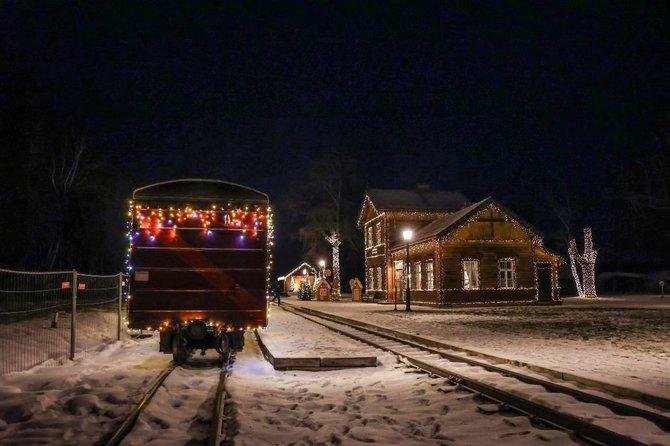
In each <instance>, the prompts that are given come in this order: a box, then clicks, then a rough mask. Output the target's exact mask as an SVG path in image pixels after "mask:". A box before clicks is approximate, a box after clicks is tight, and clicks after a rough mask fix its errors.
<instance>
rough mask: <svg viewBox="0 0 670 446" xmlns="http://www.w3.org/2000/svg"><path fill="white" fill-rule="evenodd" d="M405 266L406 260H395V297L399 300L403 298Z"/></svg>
mask: <svg viewBox="0 0 670 446" xmlns="http://www.w3.org/2000/svg"><path fill="white" fill-rule="evenodd" d="M403 268H404V262H403V261H402V260H396V261H394V262H393V299H394V300H395V299H396V298H397V299H398V301H401V300H402V290H403V288H404V284H403V280H402V279H403Z"/></svg>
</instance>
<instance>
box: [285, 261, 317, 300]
mask: <svg viewBox="0 0 670 446" xmlns="http://www.w3.org/2000/svg"><path fill="white" fill-rule="evenodd" d="M303 271H304V272H305V274H304V275H303ZM315 271H316V270H315V269H314V267H313V266H312V265H310V264H309V263H307V262H302V263H301V264H300V265H298V266H297V267H295V268H293V269H292V270H291V272H289V273H288V274H286V275H285V276H284V291H285V292H287V293H297V292H298V290H299V289H300V282H302V281H303V278H306V279H307V280H308V281H309V286H310V287H312V286H313V285H314V280H315V278H316V276H315Z"/></svg>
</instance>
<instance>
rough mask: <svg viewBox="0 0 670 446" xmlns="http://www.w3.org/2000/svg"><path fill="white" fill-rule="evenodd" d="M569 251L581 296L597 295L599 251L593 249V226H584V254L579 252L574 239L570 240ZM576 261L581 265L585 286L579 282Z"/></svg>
mask: <svg viewBox="0 0 670 446" xmlns="http://www.w3.org/2000/svg"><path fill="white" fill-rule="evenodd" d="M568 253H569V254H570V264H571V267H572V274H573V276H574V277H575V284H576V285H577V292H578V293H579V296H580V297H597V294H596V275H595V265H596V257H597V255H598V251H596V250H594V249H593V236H592V234H591V228H584V254H583V255H580V254H579V251H577V243H576V242H575V240H574V239H572V240H570V245H569V247H568ZM575 261H577V263H579V266H580V267H581V269H582V280H583V285H584V287H583V288H582V286H581V285H580V283H579V276H578V275H577V269H576V268H575Z"/></svg>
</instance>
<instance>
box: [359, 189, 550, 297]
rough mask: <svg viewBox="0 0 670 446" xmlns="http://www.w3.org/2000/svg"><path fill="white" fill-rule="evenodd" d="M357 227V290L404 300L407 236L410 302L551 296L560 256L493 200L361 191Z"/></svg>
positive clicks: (416, 192)
mask: <svg viewBox="0 0 670 446" xmlns="http://www.w3.org/2000/svg"><path fill="white" fill-rule="evenodd" d="M358 224H359V226H360V227H362V228H363V231H364V238H365V272H366V274H365V288H366V292H367V294H374V295H375V297H376V298H379V299H382V300H391V301H393V300H394V299H398V300H399V301H402V300H404V294H405V293H404V289H405V283H404V267H405V262H406V261H407V253H406V249H407V242H406V241H405V240H403V238H402V231H403V230H405V229H412V230H413V237H412V239H411V240H410V241H409V265H410V275H409V284H410V292H411V299H412V301H414V302H425V303H440V302H442V303H445V304H450V303H482V302H535V301H546V302H551V301H556V300H558V299H559V291H560V286H559V281H558V268H559V265H560V263H561V262H562V261H563V259H562V257H561V256H560V255H558V254H556V253H553V252H551V251H550V250H548V249H547V248H545V247H543V246H542V237H541V235H540V233H539V232H538V231H537V230H536V229H535V228H533V227H532V226H531V225H529V224H528V223H526V222H525V221H524V220H523V219H521V218H520V217H519V216H517V215H516V214H514V213H513V212H512V211H510V210H509V209H507V208H505V207H504V206H503V205H502V204H501V203H499V202H498V201H496V200H494V199H493V198H490V197H489V198H486V199H484V200H482V201H479V202H477V203H474V204H470V203H469V201H468V199H467V198H466V197H465V196H464V195H463V194H461V193H460V192H453V191H451V192H448V191H432V190H430V189H428V188H427V187H425V186H424V187H419V188H417V189H416V190H380V189H373V190H368V191H367V193H366V195H365V198H364V200H363V205H362V208H361V212H360V215H359V220H358Z"/></svg>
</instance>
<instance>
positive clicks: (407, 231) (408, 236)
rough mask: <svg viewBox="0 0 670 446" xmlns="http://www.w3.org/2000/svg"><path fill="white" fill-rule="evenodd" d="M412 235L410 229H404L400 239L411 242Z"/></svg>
mask: <svg viewBox="0 0 670 446" xmlns="http://www.w3.org/2000/svg"><path fill="white" fill-rule="evenodd" d="M412 235H414V232H413V231H412V230H411V229H405V230H404V231H402V238H403V239H404V240H407V241H410V240H412Z"/></svg>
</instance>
